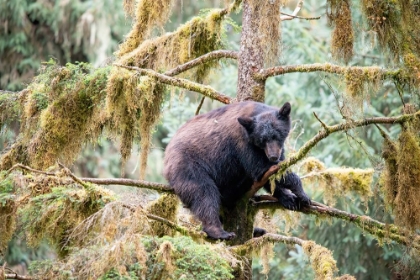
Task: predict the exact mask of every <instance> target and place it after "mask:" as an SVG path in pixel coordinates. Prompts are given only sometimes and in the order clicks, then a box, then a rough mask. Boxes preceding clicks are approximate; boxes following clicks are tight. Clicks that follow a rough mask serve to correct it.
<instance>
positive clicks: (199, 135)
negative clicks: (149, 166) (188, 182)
mask: <svg viewBox="0 0 420 280" xmlns="http://www.w3.org/2000/svg"><path fill="white" fill-rule="evenodd" d="M277 110H278V109H276V108H274V107H271V106H268V105H265V104H262V103H258V102H253V101H245V102H238V103H234V104H230V105H226V106H224V107H221V108H219V109H215V110H212V111H210V112H208V113H205V114H201V115H198V116H195V117H194V118H192V119H191V120H189V121H188V122H186V123H185V124H184V125H183V126H181V128H180V129H179V130H178V131H177V132H176V134H175V135H174V136H173V138H172V139H171V141H170V142H169V144H168V146H167V148H166V151H165V160H164V175H165V177H166V179H168V181H169V182H171V178H173V177H174V176H177V174H179V173H180V172H181V173H182V170H185V169H186V168H198V167H199V166H200V167H202V168H204V169H205V170H207V172H208V173H211V174H210V175H214V176H220V175H221V174H222V173H225V172H230V173H231V174H232V173H236V172H238V170H237V168H239V166H238V164H239V163H238V162H237V160H238V159H237V157H238V151H242V152H244V151H246V149H247V145H248V136H247V134H246V132H245V129H244V128H243V127H242V126H241V125H240V123H239V122H238V118H239V117H253V116H256V115H258V114H261V113H263V112H274V111H277ZM212 177H213V176H212Z"/></svg>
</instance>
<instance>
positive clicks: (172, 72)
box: [164, 50, 238, 77]
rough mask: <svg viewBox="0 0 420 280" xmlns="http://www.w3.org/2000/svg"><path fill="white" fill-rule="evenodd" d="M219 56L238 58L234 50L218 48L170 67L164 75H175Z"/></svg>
mask: <svg viewBox="0 0 420 280" xmlns="http://www.w3.org/2000/svg"><path fill="white" fill-rule="evenodd" d="M220 58H232V59H238V53H237V52H234V51H226V50H219V51H213V52H210V53H207V54H205V55H202V56H200V57H197V58H196V59H193V60H191V61H188V62H187V63H184V64H182V65H179V66H177V67H176V68H174V69H171V70H169V71H166V72H165V73H164V75H166V76H171V77H172V76H176V75H178V74H180V73H182V72H185V71H187V70H189V69H191V68H193V67H196V66H197V65H201V64H204V63H206V62H209V61H212V60H215V59H220Z"/></svg>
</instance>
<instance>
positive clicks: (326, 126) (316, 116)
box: [313, 112, 328, 131]
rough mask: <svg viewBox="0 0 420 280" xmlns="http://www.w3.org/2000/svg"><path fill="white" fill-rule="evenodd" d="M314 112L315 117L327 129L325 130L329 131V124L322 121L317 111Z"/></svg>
mask: <svg viewBox="0 0 420 280" xmlns="http://www.w3.org/2000/svg"><path fill="white" fill-rule="evenodd" d="M313 113H314V116H315V118H316V119H317V120H318V121H319V122H320V123H321V125H322V127H323V128H324V129H325V130H327V131H328V125H326V124H325V123H324V122H323V121H321V119H320V118H319V117H318V115H317V114H316V113H315V112H313Z"/></svg>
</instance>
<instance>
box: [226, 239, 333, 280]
mask: <svg viewBox="0 0 420 280" xmlns="http://www.w3.org/2000/svg"><path fill="white" fill-rule="evenodd" d="M278 242H282V243H285V244H291V245H295V244H297V245H300V246H302V248H303V251H304V252H305V254H306V255H307V256H308V257H309V261H310V262H311V266H312V269H313V270H314V272H315V279H317V280H318V279H333V276H334V274H335V273H337V272H338V269H337V266H336V261H335V260H334V258H333V256H332V252H331V251H330V250H328V249H327V248H325V247H322V246H320V245H318V244H316V243H315V242H313V241H308V240H303V239H300V238H297V237H292V236H284V235H279V234H273V233H267V234H264V235H263V236H261V237H256V238H252V239H250V240H248V241H247V242H245V243H244V244H241V245H238V246H234V247H231V248H230V250H231V251H233V252H234V253H236V254H239V255H249V254H250V253H252V252H255V251H259V250H260V248H261V247H262V246H263V245H265V244H267V243H278Z"/></svg>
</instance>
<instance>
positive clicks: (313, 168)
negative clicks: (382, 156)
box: [302, 158, 374, 204]
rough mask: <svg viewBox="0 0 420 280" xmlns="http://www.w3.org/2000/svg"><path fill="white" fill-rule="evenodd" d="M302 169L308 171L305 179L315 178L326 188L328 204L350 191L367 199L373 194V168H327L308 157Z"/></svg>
mask: <svg viewBox="0 0 420 280" xmlns="http://www.w3.org/2000/svg"><path fill="white" fill-rule="evenodd" d="M302 169H303V171H306V172H308V174H307V175H305V176H303V180H310V181H311V182H313V181H314V180H315V181H316V182H317V183H318V184H319V185H320V186H321V187H322V188H323V189H324V199H325V200H326V202H327V203H328V204H334V203H335V198H336V197H342V196H343V195H345V194H350V193H352V194H356V195H357V196H358V197H360V198H361V199H362V200H365V201H367V199H368V198H369V197H370V196H372V190H371V185H372V181H373V173H374V170H373V169H357V168H345V167H341V168H325V166H324V165H323V164H322V162H320V161H319V160H317V159H315V158H308V159H306V160H305V161H304V162H303V163H302Z"/></svg>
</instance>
